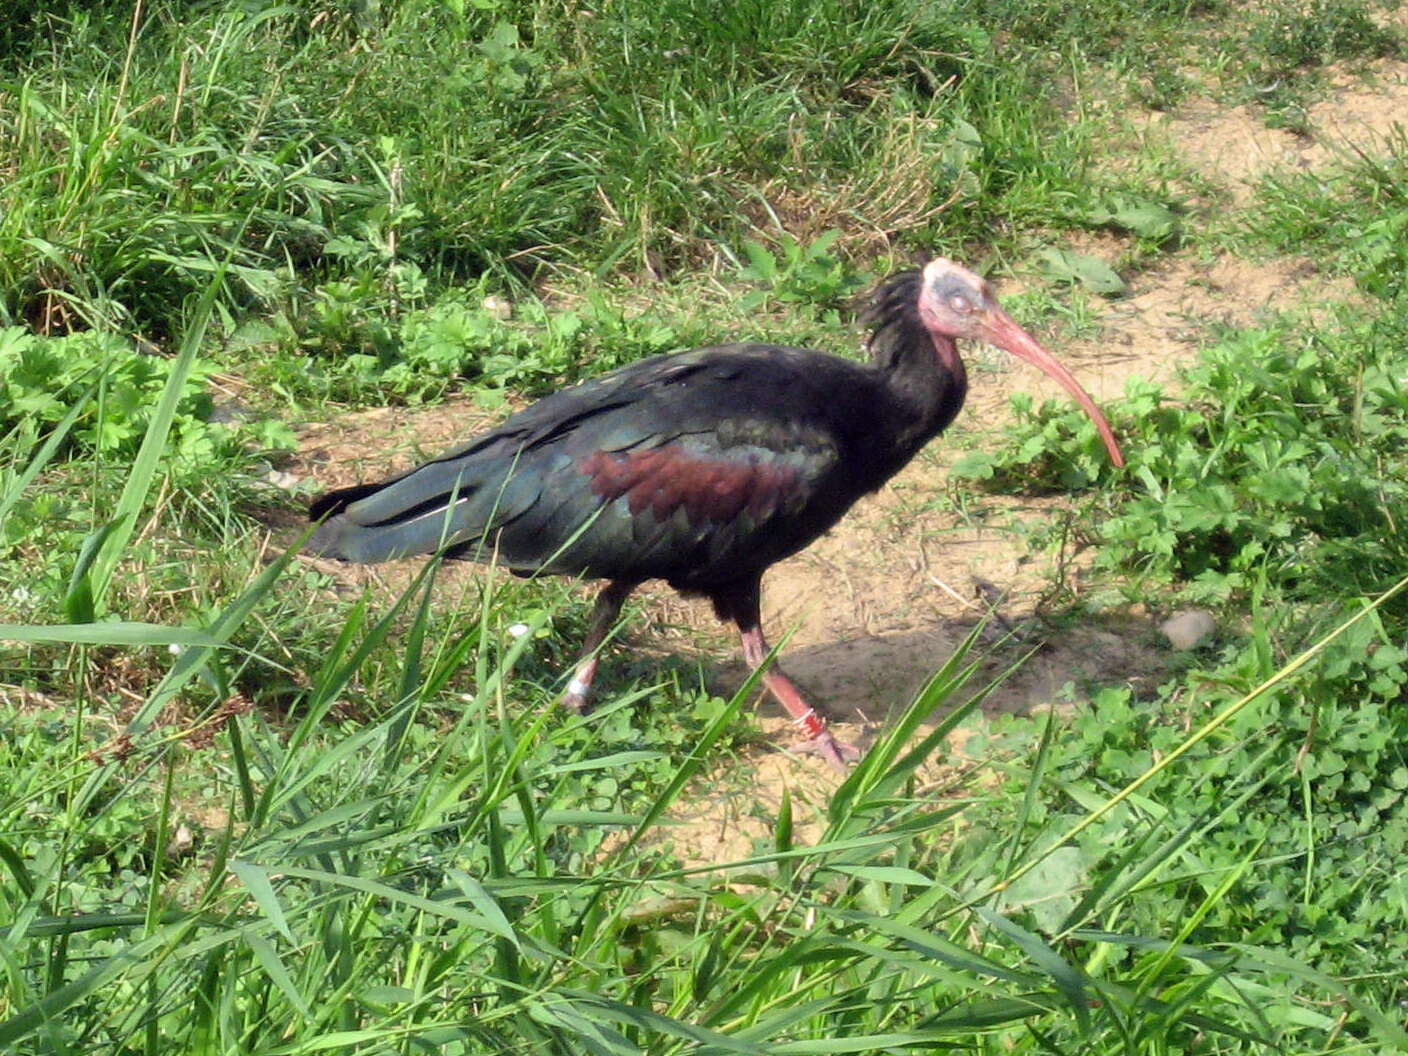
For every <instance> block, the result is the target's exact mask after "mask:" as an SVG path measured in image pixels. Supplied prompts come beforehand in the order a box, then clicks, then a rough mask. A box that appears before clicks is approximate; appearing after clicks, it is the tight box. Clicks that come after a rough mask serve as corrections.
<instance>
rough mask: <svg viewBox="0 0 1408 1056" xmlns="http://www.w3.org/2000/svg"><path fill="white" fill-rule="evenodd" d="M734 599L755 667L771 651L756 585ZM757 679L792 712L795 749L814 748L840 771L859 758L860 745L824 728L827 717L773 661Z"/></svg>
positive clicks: (746, 649)
mask: <svg viewBox="0 0 1408 1056" xmlns="http://www.w3.org/2000/svg"><path fill="white" fill-rule="evenodd" d="M733 600H734V603H735V605H734V609H733V619H734V621H735V622H736V623H737V624H738V630H739V634H740V635H741V637H742V639H743V659H744V660H745V661H747V663H748V666H749V667H751V668H752V669H753V670H754V671H756V670H758V668H760V667H761V666H762V665H763V662H764V661H765V660H766V659H767V658H768V653H770V652H771V651H772V649H771V648H770V647H769V645H768V640H767V639H766V638H764V637H763V625H762V618H761V615H760V613H759V604H758V591H757V588H756V587H755V588H754V589H753V590H752V591H751V592H748V593H745V594H743V595H741V596H739V597H737V598H735V599H733ZM760 679H761V681H762V683H763V685H764V686H765V687H767V690H768V692H769V693H771V694H772V695H773V696H774V697H776V698H777V702H778V703H779V704H781V705H782V706H783V707H784V708H786V709H787V714H789V715H791V716H792V724H793V725H794V726H796V727H797V729H798V730H800V731H801V734H802V737H803V740H802V741H801V742H800V743H799V744H797V745H796V748H797V750H799V751H804V752H815V753H816V754H817V755H819V756H821V757H822V758H823V759H825V760H826V761H827V762H828V763H829V764H830V765H831V766H832V767H834V768H836V769H838V770H841V771H845V769H846V764H847V763H848V762H854V761H855V760H856V759H859V758H860V749H858V748H856V747H855V746H854V745H850V744H844V743H842V742H841V741H838V740H837V739H836V738H835V737H834V736H832V733H831V731H830V730H828V729H827V728H826V720H825V719H823V718H822V717H821V716H820V715H818V714H817V712H816V709H815V708H813V707H812V706H811V705H810V704H808V703H807V701H806V698H805V697H803V696H802V691H801V690H800V689H798V688H797V685H796V683H795V682H793V681H792V680H791V679H790V678H788V677H787V675H786V674H784V673H783V671H782V668H781V666H780V665H779V664H778V663H777V662H776V661H774V662H773V664H772V665H771V666H770V667H768V668H767V669H766V670H765V671H764V672H763V673H762V675H761V676H760Z"/></svg>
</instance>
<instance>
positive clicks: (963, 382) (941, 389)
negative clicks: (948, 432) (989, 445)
mask: <svg viewBox="0 0 1408 1056" xmlns="http://www.w3.org/2000/svg"><path fill="white" fill-rule="evenodd" d="M897 351H898V354H897V355H893V356H892V357H891V358H890V360H889V362H888V363H887V364H884V365H881V364H877V365H878V366H880V367H881V370H882V371H883V372H884V374H885V379H886V387H887V388H888V389H889V391H890V395H891V397H892V398H893V399H894V401H895V404H896V407H897V409H898V411H899V414H898V415H897V418H896V425H897V426H898V431H897V436H896V439H897V441H898V442H899V443H900V445H901V446H902V447H904V448H906V449H908V450H909V451H910V453H911V454H912V453H913V452H914V451H917V450H918V449H919V448H920V447H922V446H923V445H924V444H925V443H927V442H928V441H929V440H931V439H933V437H935V436H937V435H938V434H939V433H940V432H942V431H943V430H944V429H945V428H947V426H948V424H949V423H950V422H952V421H953V419H954V418H955V417H956V416H957V415H958V411H959V409H960V408H961V407H962V406H963V398H964V396H965V395H967V392H968V373H967V371H966V370H964V368H963V360H961V359H959V358H958V348H957V346H956V345H955V343H954V341H953V339H952V338H947V337H935V336H933V335H931V334H929V333H927V332H925V333H923V334H917V335H915V336H914V338H913V340H911V341H910V342H908V343H907V344H906V347H904V348H903V349H902V350H897Z"/></svg>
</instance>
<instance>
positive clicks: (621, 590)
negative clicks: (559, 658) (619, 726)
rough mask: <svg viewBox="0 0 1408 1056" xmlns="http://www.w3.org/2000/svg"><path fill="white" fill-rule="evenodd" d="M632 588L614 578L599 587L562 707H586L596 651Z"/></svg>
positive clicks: (563, 697)
mask: <svg viewBox="0 0 1408 1056" xmlns="http://www.w3.org/2000/svg"><path fill="white" fill-rule="evenodd" d="M635 589H636V584H634V583H627V582H625V581H624V580H618V579H613V580H611V581H610V582H609V583H607V584H606V586H604V587H602V588H601V593H600V594H598V595H597V596H596V605H595V606H594V607H593V608H592V619H591V623H590V624H589V625H588V627H587V636H586V638H584V639H583V640H582V655H581V658H580V659H579V660H578V661H577V667H576V669H575V670H574V671H573V672H572V680H571V681H570V682H568V683H567V691H566V692H565V693H563V694H562V706H563V707H565V708H571V709H572V710H573V711H579V712H584V711H586V710H587V698H588V697H589V696H590V695H591V691H592V679H594V678H595V677H596V665H597V659H598V657H597V652H598V650H600V649H601V644H602V642H604V641H606V636H607V635H608V634H609V633H610V632H611V626H612V624H614V623H615V622H616V617H617V616H619V615H621V606H622V605H624V604H625V603H626V599H627V598H628V597H630V594H631V591H633V590H635Z"/></svg>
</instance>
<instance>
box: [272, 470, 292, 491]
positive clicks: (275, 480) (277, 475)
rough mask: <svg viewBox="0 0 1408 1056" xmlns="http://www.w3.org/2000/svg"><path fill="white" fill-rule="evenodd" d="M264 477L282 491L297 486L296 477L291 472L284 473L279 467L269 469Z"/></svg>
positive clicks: (290, 489)
mask: <svg viewBox="0 0 1408 1056" xmlns="http://www.w3.org/2000/svg"><path fill="white" fill-rule="evenodd" d="M264 479H265V480H267V481H268V482H269V483H270V484H272V485H274V487H276V488H282V489H283V490H284V491H293V490H294V489H296V488H297V487H298V477H296V476H294V475H293V474H292V473H285V472H284V471H283V470H281V469H271V470H269V472H268V473H266V474H265V475H264Z"/></svg>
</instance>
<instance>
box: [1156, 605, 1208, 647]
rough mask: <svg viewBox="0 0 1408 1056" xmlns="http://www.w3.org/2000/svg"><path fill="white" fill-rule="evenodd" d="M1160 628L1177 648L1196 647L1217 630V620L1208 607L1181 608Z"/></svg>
mask: <svg viewBox="0 0 1408 1056" xmlns="http://www.w3.org/2000/svg"><path fill="white" fill-rule="evenodd" d="M1159 630H1161V631H1163V632H1164V637H1165V638H1167V639H1168V644H1169V645H1171V646H1173V647H1174V648H1175V649H1195V648H1197V647H1198V646H1199V645H1202V644H1203V642H1204V641H1205V640H1206V639H1207V638H1208V636H1209V635H1211V634H1212V633H1213V632H1214V631H1216V630H1217V621H1216V620H1214V619H1213V618H1212V613H1210V612H1208V611H1207V610H1206V609H1179V610H1178V611H1177V612H1175V613H1174V614H1173V615H1172V616H1170V617H1169V618H1168V619H1166V620H1164V622H1163V623H1161V624H1159Z"/></svg>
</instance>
